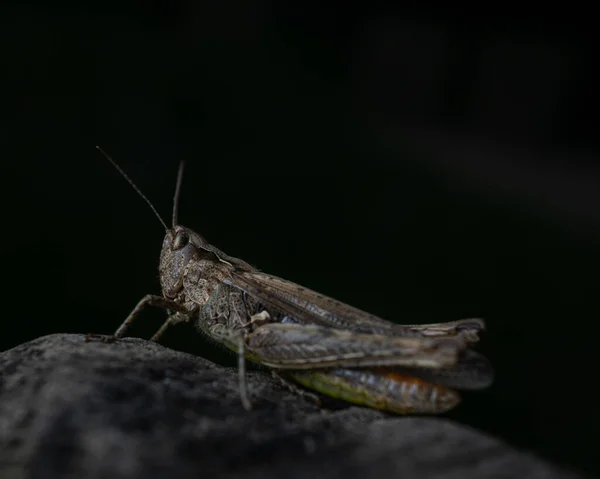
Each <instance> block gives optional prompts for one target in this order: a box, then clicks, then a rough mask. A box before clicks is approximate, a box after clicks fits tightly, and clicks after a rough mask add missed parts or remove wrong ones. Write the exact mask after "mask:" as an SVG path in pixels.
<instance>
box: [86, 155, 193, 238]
mask: <svg viewBox="0 0 600 479" xmlns="http://www.w3.org/2000/svg"><path fill="white" fill-rule="evenodd" d="M96 149H97V150H98V151H99V152H100V153H102V154H103V155H104V157H105V158H106V159H107V160H108V161H110V162H111V163H112V165H113V166H114V167H115V168H116V169H117V171H118V172H119V173H121V176H123V178H125V179H126V180H127V182H128V183H129V184H130V185H131V186H132V187H133V189H134V190H135V191H136V192H137V194H138V195H140V196H141V197H142V199H143V200H144V201H145V202H146V203H148V206H150V209H151V210H152V211H153V212H154V214H155V215H156V217H157V218H158V221H160V223H161V224H162V225H163V226H164V227H165V230H166V231H167V232H168V231H169V228H168V226H167V223H165V222H164V220H163V219H162V218H161V216H160V215H159V214H158V211H156V208H155V207H154V205H153V204H152V203H151V202H150V200H149V199H148V198H146V195H144V193H142V190H140V189H139V188H138V187H137V185H136V184H135V183H134V182H133V180H132V179H131V178H129V176H127V174H126V173H125V172H124V171H123V170H122V169H121V167H120V166H119V165H118V164H117V162H116V161H115V160H113V159H112V158H111V157H110V156H109V155H108V153H106V151H104V150H103V149H102V148H100V147H99V146H98V145H96ZM179 169H180V170H181V169H182V168H181V167H180V168H179ZM178 183H179V181H178Z"/></svg>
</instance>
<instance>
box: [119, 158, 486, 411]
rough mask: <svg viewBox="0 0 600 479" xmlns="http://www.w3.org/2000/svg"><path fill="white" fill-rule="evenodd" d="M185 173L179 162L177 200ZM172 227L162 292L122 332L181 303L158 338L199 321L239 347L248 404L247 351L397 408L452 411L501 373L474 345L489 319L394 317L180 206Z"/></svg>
mask: <svg viewBox="0 0 600 479" xmlns="http://www.w3.org/2000/svg"><path fill="white" fill-rule="evenodd" d="M109 160H110V161H111V162H112V160H111V159H110V158H109ZM113 164H114V162H113ZM115 166H116V167H117V169H119V171H121V169H120V168H119V167H118V166H117V165H116V164H115ZM121 173H122V174H123V176H125V178H126V179H127V180H128V181H129V182H130V183H132V182H131V180H129V178H127V176H126V175H125V174H124V173H123V172H122V171H121ZM181 175H182V168H181V167H180V171H179V176H178V182H177V188H176V194H175V205H176V204H177V197H178V194H179V188H180V184H181ZM132 185H133V183H132ZM133 186H134V188H135V189H136V190H137V191H138V193H140V195H141V196H142V197H143V198H144V199H145V200H146V201H147V202H148V203H149V201H148V200H147V199H146V198H145V197H144V196H143V194H141V192H140V191H139V190H138V189H137V187H135V185H133ZM149 204H150V203H149ZM151 207H152V205H151ZM152 209H153V210H154V208H153V207H152ZM154 211H155V210H154ZM155 213H156V211H155ZM157 216H158V215H157ZM161 222H162V219H161ZM162 223H163V225H164V222H162ZM165 228H166V229H167V232H166V236H165V239H164V241H163V246H162V251H161V255H160V264H159V275H160V282H161V286H162V293H163V296H152V295H149V296H146V297H144V298H143V299H142V300H141V301H140V302H139V303H138V305H137V306H136V308H135V309H134V310H133V311H132V312H131V314H130V315H129V316H128V318H127V319H126V320H125V321H124V323H123V324H122V325H121V327H119V329H118V330H117V331H116V333H115V335H114V338H119V337H121V336H123V334H124V333H125V331H126V329H127V327H128V326H129V324H130V323H131V322H132V321H133V319H134V318H135V317H136V315H137V314H138V313H139V311H140V310H141V308H142V307H143V306H144V305H146V304H152V305H155V306H159V307H163V308H165V309H167V310H169V311H171V312H172V314H171V315H170V316H169V317H168V318H167V320H166V321H165V323H164V324H163V326H162V327H161V328H160V329H159V330H158V331H157V333H156V334H155V335H154V336H153V337H152V340H157V339H158V338H159V337H160V336H161V335H162V333H163V332H164V331H165V330H166V328H167V327H168V326H169V325H171V324H175V323H179V322H189V321H191V322H194V323H195V324H196V325H197V326H198V328H199V329H200V330H201V331H203V332H204V333H205V334H207V335H208V336H209V337H211V338H212V339H214V340H216V341H218V342H220V343H222V344H224V345H225V346H227V347H228V348H230V349H232V350H233V351H236V352H237V353H238V357H239V372H240V393H241V398H242V402H243V404H244V406H245V407H246V408H248V409H249V408H250V401H249V399H248V393H247V391H246V385H245V380H244V371H245V361H244V360H245V359H248V360H251V361H253V362H255V363H258V364H261V365H264V366H267V367H269V368H271V369H272V370H274V371H276V372H277V373H278V374H279V375H280V376H281V377H285V378H289V379H291V380H293V381H295V382H297V383H300V384H301V385H303V386H305V387H307V388H310V389H314V390H317V391H319V392H322V393H324V394H327V395H329V396H333V397H337V398H341V399H344V400H346V401H349V402H353V403H356V404H361V405H365V406H369V407H374V408H378V409H383V410H387V411H391V412H395V413H439V412H444V411H447V410H449V409H451V408H453V407H454V406H456V405H457V404H458V402H459V401H460V396H459V394H458V393H457V392H456V391H455V390H454V388H458V389H480V388H484V387H487V386H489V385H490V384H491V382H492V380H493V372H492V368H491V366H490V364H489V363H488V361H487V360H486V359H485V358H484V357H483V356H481V355H480V354H478V353H476V352H474V351H473V350H471V349H470V347H469V346H470V344H472V343H475V342H477V341H478V339H479V338H478V334H479V332H481V331H482V330H483V329H484V323H483V321H482V320H480V319H467V320H459V321H454V322H448V323H437V324H429V325H398V324H394V323H391V322H389V321H385V320H383V319H381V318H378V317H376V316H373V315H370V314H368V313H365V312H363V311H360V310H358V309H356V308H353V307H351V306H348V305H347V304H344V303H341V302H339V301H336V300H334V299H332V298H329V297H326V296H323V295H321V294H319V293H317V292H315V291H312V290H310V289H307V288H304V287H302V286H299V285H298V284H295V283H293V282H291V281H286V280H284V279H281V278H278V277H275V276H271V275H268V274H265V273H262V272H260V271H258V270H257V269H256V268H254V267H252V266H250V265H249V264H248V263H246V262H244V261H242V260H240V259H237V258H233V257H231V256H228V255H227V254H225V253H223V252H222V251H220V250H218V249H217V248H215V247H214V246H212V245H210V244H209V243H208V242H206V240H204V238H202V236H200V235H199V234H197V233H195V232H193V231H191V230H190V229H188V228H185V227H183V226H181V225H178V224H177V211H176V206H175V207H174V212H173V226H172V228H167V227H166V226H165Z"/></svg>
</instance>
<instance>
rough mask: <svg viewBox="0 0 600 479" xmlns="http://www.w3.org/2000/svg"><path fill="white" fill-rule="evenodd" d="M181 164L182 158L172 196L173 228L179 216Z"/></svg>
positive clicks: (181, 178) (182, 163)
mask: <svg viewBox="0 0 600 479" xmlns="http://www.w3.org/2000/svg"><path fill="white" fill-rule="evenodd" d="M183 165H184V162H183V160H182V161H181V162H180V163H179V169H178V170H177V183H175V196H173V228H175V226H177V217H178V216H179V194H180V193H181V181H182V180H183Z"/></svg>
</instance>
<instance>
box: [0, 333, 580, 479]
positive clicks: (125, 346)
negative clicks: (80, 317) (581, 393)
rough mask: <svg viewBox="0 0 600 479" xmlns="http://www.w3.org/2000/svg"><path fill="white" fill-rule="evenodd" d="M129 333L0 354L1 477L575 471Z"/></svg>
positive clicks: (430, 421)
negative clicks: (339, 404) (309, 396)
mask: <svg viewBox="0 0 600 479" xmlns="http://www.w3.org/2000/svg"><path fill="white" fill-rule="evenodd" d="M248 385H249V388H250V394H251V398H252V401H253V406H254V409H253V410H252V411H251V412H247V411H245V410H244V409H243V408H242V405H241V403H240V399H239V395H238V379H237V372H236V371H235V370H232V369H229V368H224V367H221V366H218V365H216V364H214V363H211V362H209V361H207V360H205V359H202V358H200V357H195V356H192V355H189V354H185V353H180V352H177V351H173V350H170V349H167V348H165V347H163V346H161V345H159V344H155V343H151V342H148V341H144V340H141V339H130V338H127V339H124V340H121V341H119V342H117V343H113V344H105V343H102V342H85V341H84V336H82V335H66V334H60V335H52V336H46V337H42V338H39V339H36V340H34V341H31V342H29V343H25V344H22V345H20V346H18V347H16V348H13V349H11V350H9V351H5V352H3V353H0V477H1V478H21V477H26V478H44V479H53V478H59V477H60V478H65V477H68V478H110V479H118V478H133V477H136V478H137V477H140V478H169V479H178V478H188V477H201V476H206V477H226V478H228V477H244V478H257V479H258V478H261V479H265V478H270V477H286V478H287V479H295V478H298V479H300V478H302V479H304V478H307V477H308V478H311V479H319V478H328V479H330V478H336V477H344V478H355V477H356V478H364V477H381V478H393V477H402V478H412V477H419V478H424V477H426V478H463V479H464V478H469V477H476V478H488V477H495V478H496V477H498V478H500V477H507V478H508V477H515V478H525V477H526V478H544V479H547V478H558V477H560V478H566V477H578V476H576V475H575V474H572V473H569V472H566V471H564V470H561V469H559V468H557V467H556V466H554V465H551V464H548V463H546V462H544V461H542V460H541V459H538V458H536V457H534V456H533V455H530V454H527V453H524V452H519V451H517V450H515V449H513V448H512V447H510V446H508V445H506V444H504V443H503V442H502V441H499V440H497V439H494V438H492V437H489V436H487V435H485V434H483V433H481V432H478V431H475V430H473V429H470V428H467V427H465V426H462V425H460V424H457V423H454V422H451V421H449V420H447V419H444V418H440V417H392V416H389V415H386V414H383V413H380V412H378V411H373V410H369V409H364V408H358V407H348V408H345V409H341V410H337V411H329V410H324V409H323V410H319V409H318V408H317V406H316V405H315V404H313V403H311V402H310V401H308V400H306V399H304V398H302V397H300V396H298V395H295V394H293V393H291V392H290V391H288V390H287V389H286V388H283V387H282V386H281V385H279V383H278V382H277V381H275V380H274V379H272V378H271V377H270V376H269V375H268V374H265V373H263V372H260V371H257V372H249V373H248Z"/></svg>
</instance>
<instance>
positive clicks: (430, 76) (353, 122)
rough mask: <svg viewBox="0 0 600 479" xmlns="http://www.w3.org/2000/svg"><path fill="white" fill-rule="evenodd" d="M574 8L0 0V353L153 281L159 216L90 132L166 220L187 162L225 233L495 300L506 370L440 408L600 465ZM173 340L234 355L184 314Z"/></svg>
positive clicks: (186, 192)
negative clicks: (522, 10)
mask: <svg viewBox="0 0 600 479" xmlns="http://www.w3.org/2000/svg"><path fill="white" fill-rule="evenodd" d="M545 8H546V9H547V6H546V7H545ZM559 14H560V17H559V16H558V15H559ZM585 18H586V15H585V12H578V13H577V15H569V14H568V13H567V12H564V11H563V12H557V14H556V15H552V14H551V13H548V11H547V10H545V11H544V12H543V13H540V12H537V14H536V15H532V16H531V17H525V16H522V15H520V16H515V15H510V14H506V15H501V14H499V13H498V12H493V13H490V14H483V13H481V14H479V15H475V14H473V15H471V16H466V15H465V14H464V13H459V12H456V11H453V10H450V9H448V10H440V11H427V10H425V9H423V10H420V9H415V10H402V11H400V10H397V11H392V10H390V9H389V8H385V7H383V6H380V5H377V4H376V3H373V2H369V4H368V6H364V5H363V6H362V7H361V8H360V9H355V8H353V7H351V6H350V5H348V4H344V6H343V7H340V8H334V7H330V8H326V7H323V6H310V5H306V4H304V3H302V2H297V3H295V4H294V3H290V2H285V3H283V2H264V1H263V2H242V1H239V2H234V1H220V2H183V1H181V2H162V3H161V2H154V3H145V2H139V3H138V4H137V5H134V4H122V6H121V7H114V8H112V7H110V6H109V5H107V4H105V3H97V4H94V3H90V4H89V6H86V7H78V8H69V7H67V6H66V5H63V6H61V5H60V4H57V5H56V6H54V7H53V8H49V7H47V6H45V4H42V3H40V4H35V3H31V4H28V5H21V4H19V2H14V4H11V3H6V2H4V3H3V4H2V6H1V7H0V27H1V28H0V45H1V46H0V48H1V53H0V62H1V78H0V82H1V92H2V93H1V97H0V98H1V101H2V105H1V111H2V117H3V121H2V128H1V132H0V135H1V136H0V138H1V140H2V163H1V164H2V170H1V171H2V175H1V181H0V192H1V194H2V198H1V200H2V201H1V203H0V204H1V205H2V216H1V220H0V221H1V222H2V224H3V228H2V235H1V238H2V243H1V245H0V248H1V251H2V257H1V262H2V274H3V278H4V280H5V282H4V287H3V291H4V298H3V310H2V324H3V329H2V334H1V336H0V349H2V350H3V349H7V348H10V347H13V346H15V345H17V344H19V343H21V342H23V341H27V340H30V339H33V338H35V337H38V336H40V335H44V334H50V333H58V332H79V333H88V332H102V333H110V332H113V331H114V329H115V328H116V327H117V326H118V325H119V324H120V321H121V320H122V319H123V318H124V317H125V316H126V315H127V314H128V312H129V311H130V309H131V308H132V307H133V306H134V305H135V303H136V302H137V301H138V299H140V298H141V297H142V296H143V295H144V294H146V293H150V292H152V293H159V291H160V288H159V285H158V279H157V262H158V255H159V252H160V247H161V243H162V238H163V230H162V228H161V226H160V224H159V223H158V221H157V220H156V218H154V217H153V216H152V213H151V212H150V210H149V209H148V208H147V207H146V206H145V205H144V204H143V203H142V201H141V200H140V198H139V197H137V196H136V195H135V193H134V192H133V190H132V189H131V188H130V187H129V186H128V185H127V184H126V183H125V181H124V180H123V179H122V178H120V177H119V175H118V174H117V172H116V171H115V170H114V168H113V167H112V166H111V165H110V164H109V163H108V162H107V161H106V160H105V159H104V158H103V157H102V156H101V155H100V154H99V153H98V152H97V151H96V150H95V149H94V147H95V145H96V144H99V145H101V146H102V147H104V148H105V149H106V150H107V151H108V152H109V153H111V154H112V155H113V156H114V158H115V159H116V160H117V161H118V162H119V163H120V165H121V166H122V167H123V168H124V169H125V170H126V171H127V172H128V174H129V175H130V176H131V177H132V178H133V179H134V181H136V183H137V184H138V185H139V187H140V188H141V189H142V190H143V191H144V192H145V194H146V195H147V196H148V197H149V198H151V200H152V201H153V202H154V204H155V205H156V207H157V209H158V210H159V211H160V212H161V213H162V215H163V216H164V217H165V218H166V220H167V221H169V219H170V211H171V206H172V204H171V199H172V195H173V188H174V182H175V175H176V168H177V163H178V162H179V161H180V160H185V161H186V172H185V176H184V184H183V192H182V198H181V212H180V220H181V222H182V223H183V224H184V225H186V226H188V227H191V228H193V229H195V230H197V231H198V232H200V233H201V234H203V235H204V236H205V237H206V238H208V239H209V241H211V242H212V243H214V244H215V245H217V246H218V247H219V248H221V249H223V250H224V251H226V252H227V253H228V254H231V255H234V256H239V257H241V258H243V259H245V260H246V261H248V262H250V263H252V264H254V265H256V266H257V267H259V268H261V269H263V270H265V271H268V272H271V273H273V274H276V275H279V276H283V277H285V278H287V279H290V280H293V281H296V282H298V283H301V284H304V285H306V286H309V287H311V288H313V289H316V290H318V291H321V292H323V293H325V294H328V295H330V296H334V297H336V298H339V299H341V300H344V301H347V302H349V303H351V304H352V305H355V306H358V307H360V308H362V309H365V310H367V311H370V312H373V313H375V314H378V315H380V316H383V317H385V318H388V319H390V320H395V321H398V322H406V323H413V322H438V321H445V320H455V319H459V318H462V317H470V316H481V317H484V318H485V319H486V321H487V324H488V328H489V332H488V334H487V336H486V337H485V339H484V341H483V343H482V350H483V351H484V352H485V353H486V354H487V355H488V356H489V357H490V358H491V360H492V361H493V363H494V365H495V368H496V370H497V380H496V383H495V385H494V386H493V387H492V388H491V389H490V390H488V391H484V392H481V393H470V394H466V395H465V400H464V403H463V405H462V406H461V407H460V408H459V409H458V410H456V411H455V412H453V413H452V414H451V415H450V416H451V417H452V418H454V419H456V420H458V421H460V422H462V423H466V424H469V425H471V426H473V427H475V428H479V429H483V430H485V431H487V432H489V433H491V434H494V435H497V436H500V437H502V438H504V439H505V440H506V441H507V442H509V443H511V444H514V445H515V446H517V447H522V448H526V449H528V450H532V451H535V452H536V453H537V454H539V455H541V456H543V457H545V458H548V459H551V460H553V461H556V462H559V463H562V464H564V465H568V466H573V467H575V468H577V469H580V470H587V471H591V472H592V473H595V474H598V473H600V463H599V462H598V460H597V457H598V447H597V445H598V433H599V431H600V412H599V411H600V407H599V406H598V395H597V393H596V387H597V384H596V383H597V377H598V364H599V362H598V359H597V355H598V354H597V353H598V344H597V343H598V337H599V333H600V325H599V324H600V321H599V319H598V316H599V312H600V300H599V297H598V292H597V287H598V279H599V277H600V209H599V208H598V206H599V205H600V169H599V166H598V163H597V160H598V153H599V142H598V133H597V131H598V129H597V122H595V121H593V119H592V118H594V116H595V115H596V114H597V111H598V106H599V105H598V101H597V98H598V97H597V95H596V94H595V93H596V92H595V90H596V88H597V85H598V84H599V78H598V74H597V72H595V71H594V67H595V66H596V63H597V51H596V50H595V45H594V40H596V38H595V37H596V36H597V34H596V33H595V30H594V29H595V26H594V25H593V24H592V23H591V22H589V23H588V22H587V21H586V20H585ZM144 318H145V319H143V320H140V322H139V323H137V325H136V326H135V327H134V328H133V329H132V332H131V334H133V335H140V336H144V337H149V335H150V334H151V333H152V331H153V330H154V329H156V327H158V325H159V324H160V322H161V320H162V318H163V315H162V313H160V312H155V311H154V312H148V313H147V315H146V316H145V317H144ZM164 343H165V344H166V345H168V346H169V347H172V348H176V349H182V350H185V351H190V352H193V353H195V354H198V355H203V356H206V357H210V358H217V360H219V361H222V362H223V361H224V362H229V363H231V364H233V362H232V361H231V359H229V358H225V359H222V358H221V356H219V355H218V354H217V353H218V350H217V349H216V348H215V347H213V346H211V345H209V344H207V343H206V341H204V340H203V339H201V338H200V337H199V336H197V335H195V333H194V332H193V329H192V328H191V327H189V326H181V327H180V328H175V329H173V330H172V331H170V332H169V333H168V334H167V335H166V336H165V339H164Z"/></svg>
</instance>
